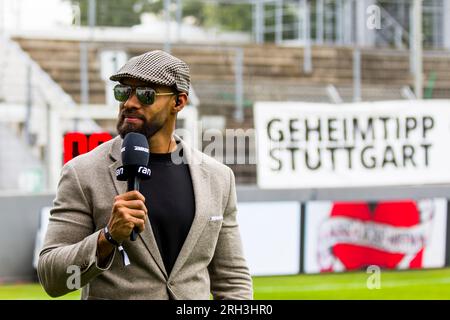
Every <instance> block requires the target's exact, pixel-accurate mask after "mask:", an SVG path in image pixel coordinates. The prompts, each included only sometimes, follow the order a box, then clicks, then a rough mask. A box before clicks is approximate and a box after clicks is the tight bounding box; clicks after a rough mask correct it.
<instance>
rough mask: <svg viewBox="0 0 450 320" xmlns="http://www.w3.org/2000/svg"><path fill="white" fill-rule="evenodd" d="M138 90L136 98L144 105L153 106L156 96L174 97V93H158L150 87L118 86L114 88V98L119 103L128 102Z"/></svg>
mask: <svg viewBox="0 0 450 320" xmlns="http://www.w3.org/2000/svg"><path fill="white" fill-rule="evenodd" d="M134 90H136V97H137V98H138V100H139V102H140V103H142V104H144V105H151V104H153V103H154V102H155V98H156V96H172V95H174V94H175V93H174V92H164V93H158V92H156V90H155V89H153V88H150V87H132V86H128V85H124V84H118V85H116V86H115V87H114V98H115V99H116V100H117V101H120V102H125V101H127V100H128V99H129V98H130V96H131V94H132V93H133V91H134Z"/></svg>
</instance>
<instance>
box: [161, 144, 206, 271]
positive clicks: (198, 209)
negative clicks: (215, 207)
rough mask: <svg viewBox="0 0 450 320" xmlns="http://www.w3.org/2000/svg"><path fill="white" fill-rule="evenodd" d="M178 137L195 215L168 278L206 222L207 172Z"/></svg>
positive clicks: (182, 259) (189, 250) (181, 264)
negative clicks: (191, 190) (188, 175)
mask: <svg viewBox="0 0 450 320" xmlns="http://www.w3.org/2000/svg"><path fill="white" fill-rule="evenodd" d="M176 139H179V140H180V142H181V145H182V147H183V153H184V157H185V160H186V161H187V163H188V166H189V171H190V174H191V179H192V186H193V189H194V198H195V215H194V221H193V222H192V225H191V229H190V230H189V233H188V235H187V237H186V240H185V241H184V244H183V247H182V248H181V251H180V253H179V254H178V258H177V260H176V261H175V265H174V266H173V268H172V272H171V273H170V275H169V278H173V277H175V275H176V273H177V272H178V271H180V269H181V268H182V266H183V265H184V263H185V262H186V260H187V258H188V257H189V255H190V254H191V252H192V250H193V249H194V247H195V244H196V243H197V240H198V238H199V237H200V235H201V233H202V231H203V229H204V228H205V226H206V223H207V222H208V217H209V215H208V197H207V196H205V194H204V192H205V190H208V188H209V174H208V171H207V170H206V169H205V168H204V167H203V165H202V163H201V162H202V159H201V158H200V157H198V156H196V155H195V154H194V153H193V152H192V150H190V148H189V146H186V144H185V143H184V141H183V140H181V139H180V138H179V137H177V136H176Z"/></svg>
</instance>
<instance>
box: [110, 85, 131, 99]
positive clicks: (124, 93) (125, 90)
mask: <svg viewBox="0 0 450 320" xmlns="http://www.w3.org/2000/svg"><path fill="white" fill-rule="evenodd" d="M130 93H131V87H128V86H122V85H117V86H115V87H114V98H116V100H117V101H120V102H124V101H127V100H128V98H129V96H130Z"/></svg>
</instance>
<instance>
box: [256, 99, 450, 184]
mask: <svg viewBox="0 0 450 320" xmlns="http://www.w3.org/2000/svg"><path fill="white" fill-rule="evenodd" d="M254 120H255V129H256V133H257V140H256V141H257V152H258V169H257V175H258V185H259V187H261V188H311V187H314V188H318V187H355V186H385V185H409V184H433V183H450V170H449V169H448V168H449V163H450V144H449V142H450V100H449V101H445V100H435V101H384V102H374V103H357V104H342V105H331V104H320V103H300V102H257V103H255V106H254Z"/></svg>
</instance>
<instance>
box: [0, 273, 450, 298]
mask: <svg viewBox="0 0 450 320" xmlns="http://www.w3.org/2000/svg"><path fill="white" fill-rule="evenodd" d="M369 276H370V275H369V274H366V273H363V272H358V273H345V274H320V275H297V276H279V277H255V278H253V281H254V291H255V299H268V300H272V299H273V300H276V299H295V300H299V299H364V300H365V299H450V269H439V270H427V271H423V270H417V271H382V273H381V288H380V289H372V290H369V289H368V288H367V279H368V277H369ZM0 299H19V300H22V299H32V300H42V299H52V298H50V297H49V296H48V295H47V294H46V293H45V292H44V290H43V289H42V288H41V287H40V285H39V284H27V285H23V284H21V285H3V286H0ZM59 299H80V294H79V292H73V293H71V294H68V295H66V296H64V297H61V298H59Z"/></svg>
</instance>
